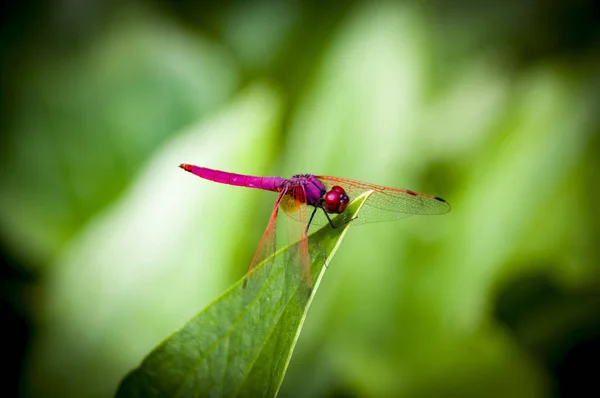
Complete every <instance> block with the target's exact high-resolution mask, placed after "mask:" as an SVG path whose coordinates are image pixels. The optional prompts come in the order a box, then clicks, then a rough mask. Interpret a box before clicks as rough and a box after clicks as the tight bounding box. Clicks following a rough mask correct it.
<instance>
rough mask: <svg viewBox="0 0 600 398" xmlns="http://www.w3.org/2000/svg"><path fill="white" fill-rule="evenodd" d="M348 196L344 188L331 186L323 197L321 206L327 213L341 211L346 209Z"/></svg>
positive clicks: (348, 200)
mask: <svg viewBox="0 0 600 398" xmlns="http://www.w3.org/2000/svg"><path fill="white" fill-rule="evenodd" d="M349 202H350V198H349V197H348V195H346V191H344V188H342V187H340V186H337V185H335V186H333V187H331V190H330V191H329V192H327V193H326V194H325V196H324V197H323V207H324V208H325V211H326V212H327V213H342V212H343V211H344V210H346V207H347V206H348V203H349Z"/></svg>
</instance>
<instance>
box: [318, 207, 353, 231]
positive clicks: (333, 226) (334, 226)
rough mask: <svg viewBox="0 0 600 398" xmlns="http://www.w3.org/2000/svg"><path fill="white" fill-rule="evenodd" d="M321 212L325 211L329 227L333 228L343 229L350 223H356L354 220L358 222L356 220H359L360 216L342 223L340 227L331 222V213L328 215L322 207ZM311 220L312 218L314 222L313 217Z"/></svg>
mask: <svg viewBox="0 0 600 398" xmlns="http://www.w3.org/2000/svg"><path fill="white" fill-rule="evenodd" d="M321 210H323V213H325V217H327V221H329V225H331V228H339V227H343V226H344V225H346V224H348V223H349V222H350V221H354V220H356V219H357V218H358V216H356V217H353V218H351V219H349V220H348V221H346V222H344V223H341V224H340V225H335V224H334V223H333V221H331V217H329V213H327V212H326V211H325V209H323V208H322V207H321ZM310 218H311V220H312V216H311V217H310Z"/></svg>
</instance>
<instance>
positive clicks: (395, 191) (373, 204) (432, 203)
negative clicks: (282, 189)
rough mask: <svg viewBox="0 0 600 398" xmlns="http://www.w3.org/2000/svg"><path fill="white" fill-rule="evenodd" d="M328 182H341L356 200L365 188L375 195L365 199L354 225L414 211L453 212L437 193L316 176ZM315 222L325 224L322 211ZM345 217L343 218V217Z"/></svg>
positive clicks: (326, 183)
mask: <svg viewBox="0 0 600 398" xmlns="http://www.w3.org/2000/svg"><path fill="white" fill-rule="evenodd" d="M316 177H317V178H318V179H319V180H320V181H321V182H322V183H323V185H325V187H326V188H327V190H329V189H331V187H332V186H334V185H339V186H341V187H342V188H344V189H345V190H346V193H347V194H348V196H349V197H350V200H354V199H355V198H356V197H358V196H360V195H361V194H362V193H364V192H366V191H371V190H372V191H373V194H372V195H371V196H370V197H369V199H368V200H367V201H366V202H365V205H364V207H363V209H362V210H361V213H360V216H359V217H358V218H357V219H356V220H354V221H352V223H353V224H355V225H358V224H366V223H372V222H382V221H392V220H399V219H402V218H406V217H410V216H412V215H415V214H420V215H435V214H444V213H447V212H449V211H450V204H449V203H448V202H446V201H445V200H444V199H442V198H439V197H437V196H432V195H427V194H423V193H419V192H414V191H410V190H407V189H399V188H390V187H384V186H381V185H375V184H369V183H365V182H361V181H356V180H350V179H347V178H339V177H329V176H316ZM318 213H320V214H319V216H318V218H317V216H315V219H316V220H314V221H313V222H314V223H315V224H316V225H324V224H326V223H327V219H326V218H325V215H324V214H323V211H319V212H318ZM342 220H343V218H342Z"/></svg>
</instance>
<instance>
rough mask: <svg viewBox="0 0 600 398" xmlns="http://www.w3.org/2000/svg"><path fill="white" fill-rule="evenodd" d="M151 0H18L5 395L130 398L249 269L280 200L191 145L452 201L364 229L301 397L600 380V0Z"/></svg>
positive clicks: (532, 387)
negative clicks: (155, 358)
mask: <svg viewBox="0 0 600 398" xmlns="http://www.w3.org/2000/svg"><path fill="white" fill-rule="evenodd" d="M125 3H126V4H125ZM125 3H123V2H118V1H100V0H85V1H80V0H60V1H43V2H33V1H23V2H19V3H15V4H13V5H8V4H7V3H5V5H3V10H4V11H3V13H2V27H1V55H2V95H1V103H2V109H1V112H2V118H1V126H2V136H1V138H0V140H1V141H0V142H1V144H0V189H1V195H0V247H1V250H0V252H1V254H2V259H3V265H2V271H1V275H2V283H1V300H2V314H1V316H2V330H3V335H4V336H6V337H4V339H3V340H4V345H5V348H4V349H3V354H2V361H3V362H4V369H8V370H5V371H3V372H2V373H3V377H4V378H6V381H5V382H3V383H2V387H1V388H2V389H5V390H6V391H7V393H10V394H14V395H19V396H24V397H107V396H111V394H113V393H114V391H115V389H116V386H117V384H118V382H119V380H120V379H121V377H123V375H124V374H125V373H126V372H127V371H128V370H130V369H131V368H133V367H135V366H136V365H137V364H138V363H139V361H140V360H141V359H142V358H143V357H144V355H145V354H146V353H148V352H149V351H150V350H151V349H152V348H153V347H154V346H155V345H156V344H157V343H159V342H160V341H161V340H162V339H163V338H165V337H166V336H168V335H169V334H170V333H171V332H173V331H174V330H176V329H177V328H179V327H180V326H182V325H183V324H184V323H185V321H186V320H187V319H189V318H190V317H192V316H193V315H194V314H196V313H197V312H198V311H200V310H201V309H202V308H203V307H204V306H205V305H207V304H208V303H209V302H210V301H211V300H213V299H214V298H216V297H217V296H218V295H219V294H220V293H221V292H222V291H223V290H224V289H226V288H227V287H228V286H229V285H230V284H232V283H233V282H234V281H236V280H238V279H239V278H240V277H241V276H242V275H243V274H244V272H245V270H246V268H247V265H248V264H249V261H250V259H251V256H252V253H253V251H254V249H255V247H256V245H257V243H258V241H259V239H260V236H261V234H262V232H263V230H264V227H265V225H266V222H267V219H268V214H269V212H270V209H271V208H272V205H273V203H274V199H275V197H274V195H272V194H269V193H266V192H261V191H253V190H247V189H236V188H233V187H226V186H223V185H218V184H211V183H209V182H206V181H202V180H200V179H197V178H194V177H193V176H191V175H189V174H187V173H184V172H183V171H181V170H180V169H178V168H177V165H178V164H179V163H182V162H187V163H195V164H199V165H205V166H209V167H213V168H220V169H224V170H228V171H233V172H240V173H251V174H257V175H282V176H291V175H292V174H295V173H314V174H324V175H337V176H342V177H348V178H354V179H358V180H364V181H369V182H372V183H377V184H382V185H389V186H397V187H402V188H408V189H413V190H417V191H422V192H427V193H430V194H434V195H438V196H441V197H444V198H446V199H447V200H448V201H449V202H450V203H451V204H452V206H453V209H452V212H451V213H449V214H447V215H444V216H439V217H411V218H408V219H406V220H403V221H401V222H395V223H383V224H375V225H366V226H361V227H356V228H352V229H351V230H350V233H349V234H348V235H347V238H346V239H345V241H344V242H343V244H342V246H341V247H340V249H339V251H338V254H337V255H336V257H335V258H334V260H333V262H332V264H331V267H330V268H329V270H328V271H327V273H326V274H325V277H324V279H323V282H322V284H321V287H320V290H319V291H318V294H317V297H316V299H315V301H314V303H313V306H312V308H311V311H310V313H309V316H308V318H307V321H306V325H305V328H304V331H303V333H302V335H301V337H300V340H299V342H298V345H297V348H296V351H295V354H294V356H293V358H292V361H291V364H290V367H289V370H288V373H287V375H286V378H285V380H284V383H283V386H282V389H281V394H280V396H282V397H391V396H410V397H431V396H461V397H479V396H490V397H491V396H493V397H506V396H511V397H548V396H567V395H568V394H569V393H573V392H574V391H575V390H576V389H578V388H579V389H582V388H595V391H596V393H598V392H599V389H598V384H597V381H596V380H595V379H597V376H598V372H599V371H600V368H599V367H598V362H597V358H598V357H599V356H600V294H599V291H598V289H599V287H600V279H599V278H600V266H599V264H598V259H599V258H600V257H599V255H598V254H599V253H598V252H599V247H598V236H599V233H600V222H599V221H600V219H599V218H600V213H599V210H598V205H597V201H598V198H600V189H599V188H598V186H599V184H598V182H599V181H600V179H599V172H598V171H599V170H600V158H599V151H598V149H599V144H600V141H599V138H600V137H599V134H598V133H599V132H600V130H599V126H600V101H599V100H600V55H599V54H600V52H599V50H600V48H599V47H600V46H599V45H600V41H599V39H600V36H599V32H600V29H599V24H598V22H599V19H598V14H599V10H598V7H597V6H596V5H595V4H594V2H593V1H591V0H590V1H586V0H576V1H569V0H552V1H547V2H540V1H534V0H524V1H494V2H490V1H487V2H478V1H469V0H462V1H438V0H428V1H423V2H411V1H397V2H367V1H364V2H363V1H346V2H343V1H336V2H334V1H329V2H318V1H300V0H292V1H276V0H259V1H252V2H249V1H231V0H230V1H222V2H209V1H174V2H159V1H148V2H144V1H130V2H125ZM7 396H8V395H7Z"/></svg>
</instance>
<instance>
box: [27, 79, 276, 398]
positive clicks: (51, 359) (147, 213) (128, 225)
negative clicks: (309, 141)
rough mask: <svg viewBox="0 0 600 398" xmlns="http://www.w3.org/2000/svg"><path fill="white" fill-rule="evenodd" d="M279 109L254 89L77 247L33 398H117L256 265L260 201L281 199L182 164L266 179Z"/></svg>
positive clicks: (34, 374) (58, 270)
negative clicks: (134, 371) (136, 372)
mask: <svg viewBox="0 0 600 398" xmlns="http://www.w3.org/2000/svg"><path fill="white" fill-rule="evenodd" d="M281 111H282V107H281V98H280V97H279V96H278V95H277V92H276V91H275V90H273V88H272V87H270V86H269V85H265V84H262V83H255V84H252V85H250V86H249V87H247V88H246V89H245V90H244V91H243V92H242V93H240V94H239V95H238V96H237V98H236V99H235V101H232V102H231V103H229V104H228V106H227V107H224V108H223V109H221V111H220V112H219V113H218V115H215V116H213V117H211V118H209V119H207V120H202V121H200V122H199V123H198V124H197V125H194V126H190V128H189V129H186V130H185V131H182V132H181V133H180V134H178V136H177V138H176V139H173V140H170V141H169V142H168V144H166V145H165V146H164V147H163V148H162V149H161V151H159V152H158V153H156V154H155V155H154V156H153V157H152V160H151V161H150V162H149V163H148V164H147V165H146V166H145V167H144V170H143V172H142V173H141V174H140V175H139V176H138V177H137V178H136V179H135V182H134V183H133V184H132V185H131V187H129V189H128V190H127V191H126V192H125V193H124V194H123V196H122V197H121V198H120V199H119V200H118V201H116V202H115V203H114V204H113V205H112V206H110V207H109V208H108V209H107V210H106V211H105V212H102V213H101V214H99V215H98V216H96V217H94V219H93V220H92V221H90V222H89V223H87V224H86V225H85V227H84V228H83V230H82V231H81V232H80V233H78V234H77V236H76V237H75V238H74V239H72V240H71V241H70V242H69V244H68V246H67V247H66V248H65V250H63V251H62V252H61V254H60V256H59V257H58V259H57V261H56V263H55V264H53V266H52V268H51V269H52V270H53V271H54V272H52V273H51V274H49V275H48V277H47V279H46V281H45V286H44V287H45V288H44V290H43V295H42V296H40V297H39V300H40V302H41V303H43V307H42V308H41V310H43V311H42V313H41V314H40V317H39V318H38V319H39V320H40V323H43V325H44V327H43V328H40V329H39V330H38V332H37V333H36V335H35V338H34V341H33V344H32V347H31V354H30V358H29V360H28V369H27V373H28V374H27V379H28V382H29V385H28V387H29V391H28V394H27V395H28V396H33V397H47V396H60V397H63V398H69V397H81V396H86V397H105V396H110V395H112V394H113V393H114V389H115V386H116V385H117V383H118V382H119V380H120V379H121V378H122V376H123V374H124V373H125V372H127V371H128V370H130V369H131V368H133V367H134V366H136V365H137V363H138V362H139V360H140V358H142V357H143V356H144V355H145V354H146V353H148V352H149V351H150V350H151V349H152V348H153V347H154V346H156V345H157V344H158V343H159V342H160V341H161V340H163V339H164V337H165V336H167V335H169V334H170V333H172V332H173V331H175V330H176V329H177V328H179V327H180V326H181V325H182V324H184V323H185V321H187V320H188V319H190V318H191V317H192V316H194V315H195V314H196V313H197V312H198V309H199V308H203V307H204V306H206V305H207V304H208V303H209V302H210V301H211V300H213V299H214V297H216V296H217V295H219V294H220V293H221V292H223V291H224V290H225V288H226V287H227V286H229V285H230V284H231V283H232V281H233V280H234V279H233V278H232V277H230V275H231V274H233V275H235V277H236V278H237V276H238V275H239V272H240V270H239V269H236V270H233V269H231V265H232V264H237V263H238V262H239V261H237V260H236V258H237V257H238V256H244V258H246V259H247V258H248V257H249V256H250V255H251V251H252V249H253V244H251V245H250V244H247V243H246V242H247V241H248V240H251V241H253V242H254V241H255V240H256V239H257V238H258V237H260V232H259V233H258V234H257V235H254V232H253V230H255V229H256V228H255V226H256V225H261V224H262V222H264V219H263V218H262V217H259V216H260V213H261V211H260V209H261V208H262V207H267V206H261V205H260V200H265V202H264V203H265V204H267V202H268V203H270V202H271V200H272V197H271V196H270V195H268V193H264V192H259V191H256V190H250V189H236V188H235V187H224V186H218V185H217V184H210V183H203V181H201V180H198V179H193V178H192V179H190V178H191V177H193V176H190V175H188V174H187V173H184V172H183V171H182V170H181V169H179V168H178V167H177V165H179V164H180V163H181V162H192V161H196V162H202V163H203V164H206V165H212V166H214V167H217V168H223V169H226V170H245V171H247V172H248V173H253V174H259V175H264V174H265V173H267V170H269V169H271V165H270V164H271V161H272V158H273V153H274V151H275V145H276V134H277V131H278V126H279V121H280V116H281ZM258 152H259V153H260V154H261V156H260V157H257V156H255V154H256V153H258ZM228 188H229V190H228ZM228 209H240V210H239V211H238V210H236V211H228ZM246 209H247V210H246ZM257 223H258V224H257ZM249 237H250V238H249ZM236 250H245V251H244V252H243V253H242V254H239V253H236ZM214 264H219V265H220V266H221V267H220V268H216V267H213V265H214ZM230 273H231V274H230ZM57 364H60V366H57ZM73 374H77V377H73V376H72V375H73Z"/></svg>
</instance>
